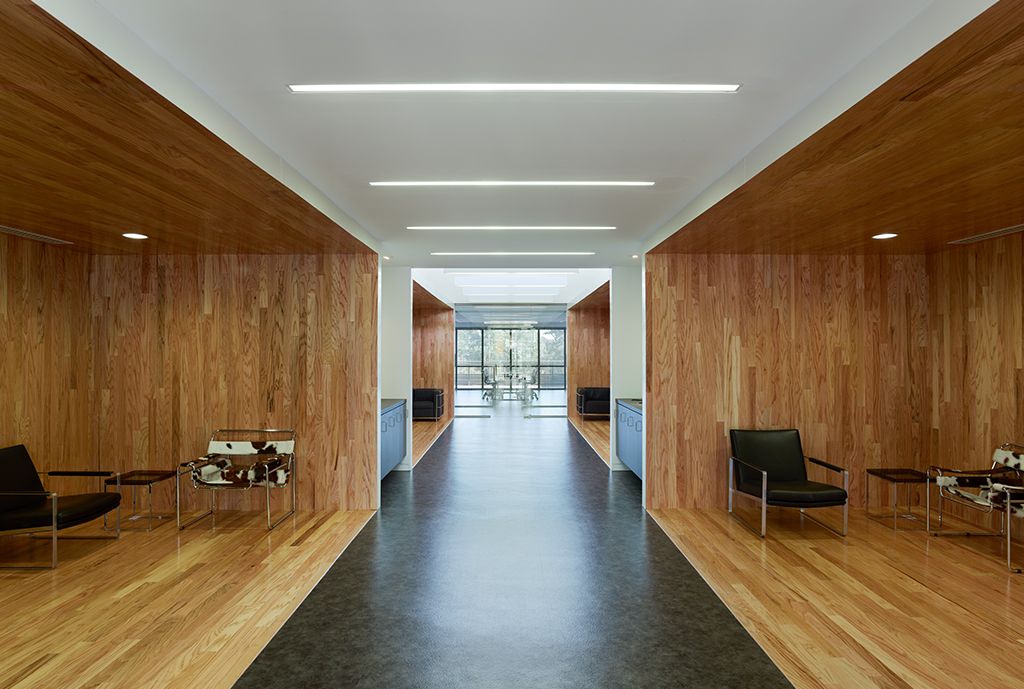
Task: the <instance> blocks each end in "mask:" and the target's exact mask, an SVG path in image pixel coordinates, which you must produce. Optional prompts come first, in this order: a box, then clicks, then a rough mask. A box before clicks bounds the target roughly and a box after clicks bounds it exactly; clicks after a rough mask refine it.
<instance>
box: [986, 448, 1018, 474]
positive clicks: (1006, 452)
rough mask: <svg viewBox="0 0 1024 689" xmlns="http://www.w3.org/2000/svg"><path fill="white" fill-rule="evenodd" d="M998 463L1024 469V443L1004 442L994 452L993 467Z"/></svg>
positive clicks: (1011, 467)
mask: <svg viewBox="0 0 1024 689" xmlns="http://www.w3.org/2000/svg"><path fill="white" fill-rule="evenodd" d="M997 465H1001V466H1004V467H1009V468H1010V469H1017V470H1024V445H1017V444H1016V443H1004V444H1003V445H1000V446H999V447H997V448H996V451H995V452H993V453H992V468H993V469H995V468H996V466H997Z"/></svg>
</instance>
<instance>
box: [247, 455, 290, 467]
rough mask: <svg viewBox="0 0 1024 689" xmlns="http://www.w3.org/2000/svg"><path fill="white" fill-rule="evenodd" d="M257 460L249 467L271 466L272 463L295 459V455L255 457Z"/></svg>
mask: <svg viewBox="0 0 1024 689" xmlns="http://www.w3.org/2000/svg"><path fill="white" fill-rule="evenodd" d="M254 456H255V457H256V459H254V460H253V461H252V463H251V464H250V465H249V466H254V467H255V466H262V465H264V464H270V462H271V461H276V460H284V461H285V462H287V461H289V460H290V459H294V458H295V453H294V452H293V453H289V454H286V455H254Z"/></svg>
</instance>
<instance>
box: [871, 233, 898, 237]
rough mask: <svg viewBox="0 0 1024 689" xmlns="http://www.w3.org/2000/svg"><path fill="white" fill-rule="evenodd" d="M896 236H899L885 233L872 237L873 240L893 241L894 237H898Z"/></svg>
mask: <svg viewBox="0 0 1024 689" xmlns="http://www.w3.org/2000/svg"><path fill="white" fill-rule="evenodd" d="M896 236H898V235H896V234H895V233H893V232H883V233H882V234H876V235H874V236H873V237H872V239H892V238H893V237H896Z"/></svg>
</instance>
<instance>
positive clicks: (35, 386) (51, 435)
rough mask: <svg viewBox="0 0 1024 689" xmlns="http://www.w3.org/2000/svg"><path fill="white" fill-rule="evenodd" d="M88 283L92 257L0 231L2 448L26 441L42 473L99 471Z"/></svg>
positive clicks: (67, 483) (66, 483) (69, 486)
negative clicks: (92, 405)
mask: <svg viewBox="0 0 1024 689" xmlns="http://www.w3.org/2000/svg"><path fill="white" fill-rule="evenodd" d="M88 284H89V257H88V256H86V255H84V254H80V253H75V252H71V251H67V250H65V249H61V248H58V247H54V246H50V245H46V244H42V243H40V242H32V241H27V240H24V239H18V238H15V237H13V236H11V235H8V234H2V233H0V446H2V447H8V446H10V445H18V444H24V445H25V446H26V447H27V448H28V451H29V453H30V454H31V455H32V459H33V460H34V461H35V463H36V467H37V469H39V470H40V471H49V470H55V469H95V468H97V456H96V452H95V447H94V443H93V442H92V439H93V435H92V424H91V414H90V406H89V405H90V395H89V386H90V383H91V375H90V373H91V353H92V343H91V338H90V336H89V317H88V314H89V308H88V307H89V297H88V290H87V286H88ZM48 487H50V488H53V489H56V490H59V491H61V492H70V491H74V490H96V482H95V481H90V482H89V483H88V485H81V484H80V483H76V482H75V481H74V480H70V479H60V482H59V483H58V484H54V485H51V486H48Z"/></svg>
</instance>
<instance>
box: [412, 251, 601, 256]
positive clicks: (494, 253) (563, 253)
mask: <svg viewBox="0 0 1024 689" xmlns="http://www.w3.org/2000/svg"><path fill="white" fill-rule="evenodd" d="M430 255H431V256H593V255H594V252H593V251H432V252H431V253H430Z"/></svg>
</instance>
